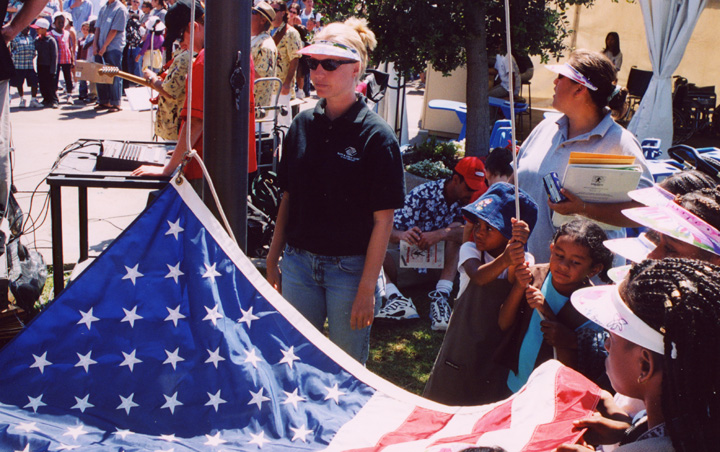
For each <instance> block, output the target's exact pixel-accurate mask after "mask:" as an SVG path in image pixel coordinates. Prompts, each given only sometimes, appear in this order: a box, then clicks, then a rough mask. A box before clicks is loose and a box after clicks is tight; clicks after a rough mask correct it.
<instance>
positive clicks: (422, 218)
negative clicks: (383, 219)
mask: <svg viewBox="0 0 720 452" xmlns="http://www.w3.org/2000/svg"><path fill="white" fill-rule="evenodd" d="M446 182H447V181H445V180H436V181H431V182H426V183H424V184H422V185H420V186H417V187H415V188H413V189H412V190H411V191H410V193H408V194H407V195H406V196H405V205H404V206H403V207H402V209H397V210H396V211H395V216H394V222H393V227H394V228H395V229H396V230H398V231H407V230H408V229H410V228H412V227H415V226H417V227H418V228H420V230H421V231H423V232H430V231H436V230H438V229H442V228H446V227H448V226H449V225H450V223H453V222H461V223H462V222H463V216H462V212H461V210H460V209H462V207H463V205H462V204H461V203H460V202H455V203H453V204H451V205H449V204H448V203H447V201H445V196H444V195H443V189H444V188H445V183H446Z"/></svg>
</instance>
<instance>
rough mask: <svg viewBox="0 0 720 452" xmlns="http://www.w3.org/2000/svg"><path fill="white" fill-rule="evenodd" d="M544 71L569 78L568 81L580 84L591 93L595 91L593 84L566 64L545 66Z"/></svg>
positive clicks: (595, 87)
mask: <svg viewBox="0 0 720 452" xmlns="http://www.w3.org/2000/svg"><path fill="white" fill-rule="evenodd" d="M545 69H547V70H549V71H552V72H554V73H556V74H560V75H564V76H565V77H567V78H569V79H570V80H572V81H574V82H576V83H579V84H581V85H582V86H584V87H586V88H587V89H589V90H591V91H597V86H595V85H593V83H592V82H591V81H590V80H589V79H588V78H587V77H585V76H584V75H582V74H581V73H580V71H578V70H577V69H575V68H574V67H572V66H570V65H569V64H568V63H565V64H546V65H545Z"/></svg>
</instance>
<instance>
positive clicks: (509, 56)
mask: <svg viewBox="0 0 720 452" xmlns="http://www.w3.org/2000/svg"><path fill="white" fill-rule="evenodd" d="M511 40H512V39H511V37H510V0H505V41H506V43H507V46H506V47H507V49H506V50H507V54H506V55H505V59H506V64H507V65H508V68H510V89H509V90H508V92H509V94H510V112H511V113H510V126H511V127H512V140H511V146H512V156H513V170H514V173H515V177H514V178H513V179H514V183H515V218H517V219H518V220H520V198H519V197H518V178H517V155H516V153H515V148H516V146H517V144H516V143H517V142H516V140H515V86H514V85H515V77H514V74H513V69H514V68H513V64H512V62H513V57H512V42H511Z"/></svg>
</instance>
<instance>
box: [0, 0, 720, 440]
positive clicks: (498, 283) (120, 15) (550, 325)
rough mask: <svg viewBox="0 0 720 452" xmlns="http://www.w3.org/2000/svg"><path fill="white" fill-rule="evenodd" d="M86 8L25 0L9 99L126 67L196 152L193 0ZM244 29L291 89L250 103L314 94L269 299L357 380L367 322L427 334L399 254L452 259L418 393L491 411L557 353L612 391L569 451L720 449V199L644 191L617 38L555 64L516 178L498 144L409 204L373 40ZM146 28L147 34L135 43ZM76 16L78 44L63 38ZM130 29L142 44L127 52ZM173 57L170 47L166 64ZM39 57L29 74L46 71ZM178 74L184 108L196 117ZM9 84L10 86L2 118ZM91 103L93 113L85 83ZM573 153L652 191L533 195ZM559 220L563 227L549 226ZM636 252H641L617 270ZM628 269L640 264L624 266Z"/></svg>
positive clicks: (286, 169)
mask: <svg viewBox="0 0 720 452" xmlns="http://www.w3.org/2000/svg"><path fill="white" fill-rule="evenodd" d="M5 3H7V2H5ZM56 4H57V5H56ZM84 4H85V0H67V2H66V3H65V5H59V4H58V2H57V1H55V2H50V3H48V6H45V2H40V1H35V0H28V1H27V2H26V4H25V6H24V7H23V8H22V9H20V11H19V12H17V13H16V14H17V15H16V17H15V18H13V20H12V22H11V26H10V28H8V29H7V31H6V28H3V36H4V37H5V39H6V42H12V50H13V58H14V61H15V64H16V66H17V68H18V69H19V71H17V74H16V75H15V77H16V78H15V79H14V85H15V86H17V79H18V78H19V77H22V83H20V86H22V85H23V83H24V82H27V83H28V85H29V86H30V88H31V96H32V97H33V99H31V101H30V104H31V105H32V106H35V104H33V100H35V99H34V97H35V96H36V94H37V89H34V88H33V85H32V84H31V83H32V80H33V79H34V77H35V78H37V79H38V82H39V90H40V93H41V95H42V96H43V104H44V105H47V106H51V107H52V106H56V105H57V102H58V100H57V94H56V93H57V83H58V77H59V75H60V74H61V73H62V74H63V76H64V81H65V88H66V90H67V92H68V94H71V93H72V92H73V89H74V81H73V78H72V76H73V74H72V71H68V70H67V69H68V68H71V67H72V65H73V64H74V61H75V59H76V58H78V57H79V55H83V56H84V57H86V58H87V57H88V54H89V55H90V56H92V57H94V59H95V61H98V62H104V63H106V64H112V65H114V66H118V67H120V66H122V60H123V57H124V55H125V56H126V57H127V62H128V64H129V65H130V66H128V67H129V68H131V69H130V70H132V71H136V70H137V69H138V68H139V70H140V71H142V76H143V77H144V78H145V79H146V81H147V82H148V84H150V85H151V86H153V88H154V89H156V90H157V91H158V92H159V93H160V99H158V104H159V105H160V107H159V108H160V110H159V111H162V112H163V114H164V115H167V117H166V118H169V119H171V120H168V121H167V122H165V121H164V122H162V123H161V122H160V121H158V128H157V129H156V131H157V133H158V136H161V137H163V138H166V139H173V137H174V138H182V137H184V136H186V135H190V137H191V140H190V142H191V146H193V147H199V146H200V143H202V140H201V137H202V118H203V109H204V106H203V102H202V93H203V89H202V84H203V77H202V74H203V68H204V49H203V48H204V33H203V32H204V12H205V11H204V6H203V5H202V3H201V2H199V1H194V0H178V1H177V2H175V4H174V5H172V6H170V7H168V6H167V5H166V4H165V3H164V1H163V0H152V2H151V3H149V4H140V2H139V1H137V0H136V1H133V2H132V5H131V7H130V8H131V9H130V10H128V8H127V7H126V5H125V3H124V0H108V1H107V3H106V4H105V6H103V8H101V9H100V11H99V12H98V17H97V19H96V20H95V22H94V23H93V21H92V18H91V17H92V16H89V15H88V16H87V17H85V16H84V14H86V13H88V11H87V9H86V8H83V5H84ZM0 5H2V3H0ZM54 6H57V7H58V9H59V10H58V11H50V14H49V19H47V18H44V17H40V18H38V19H37V20H35V22H34V24H33V25H32V29H34V30H35V32H34V33H35V34H36V37H32V35H31V30H29V29H28V28H26V27H27V26H28V25H29V24H30V22H31V21H32V19H33V18H34V17H35V16H36V15H37V14H38V13H39V12H40V11H41V9H42V8H43V7H44V8H46V9H47V8H52V7H54ZM193 8H194V9H195V21H194V22H193V21H192V20H191V11H192V9H193ZM68 11H71V12H68ZM129 11H130V12H129ZM3 12H4V11H0V13H3ZM89 13H90V14H91V13H92V11H90V12H89ZM252 14H253V15H252V34H253V38H252V57H253V58H252V61H253V69H252V74H251V75H252V76H251V77H250V80H251V82H252V81H253V79H256V78H257V79H259V78H264V79H278V80H279V81H276V82H274V83H273V82H272V81H271V80H264V82H267V83H266V84H257V85H255V86H254V90H253V94H252V96H251V101H250V105H249V106H248V107H249V108H250V109H251V110H254V106H255V105H271V104H272V103H273V102H274V99H279V100H277V102H280V103H281V104H285V105H287V104H288V103H289V101H290V99H292V98H293V97H295V96H302V95H303V94H300V93H301V92H302V93H304V94H307V91H306V90H307V89H309V87H310V84H312V85H313V86H314V87H315V89H316V91H317V95H318V97H319V98H320V100H319V102H318V103H317V105H316V106H315V108H314V109H313V110H306V111H303V112H302V113H300V114H299V115H298V116H297V117H296V118H295V119H294V120H293V121H292V124H291V125H290V126H289V130H288V133H287V135H286V137H285V139H284V140H283V151H282V157H281V159H280V161H279V166H278V181H279V185H280V189H281V191H282V199H281V202H280V207H279V213H278V217H277V220H276V227H275V232H274V236H273V240H272V244H271V246H270V251H269V254H268V256H267V279H268V282H269V283H270V284H271V285H272V286H273V287H275V288H276V289H277V290H279V291H281V292H282V293H283V295H284V297H285V298H286V299H287V300H288V301H289V302H290V303H291V304H292V305H294V306H295V307H296V308H297V309H298V310H299V311H300V312H301V313H302V314H303V315H304V316H305V317H306V318H307V319H308V320H309V321H310V322H311V323H312V324H313V325H314V326H315V327H316V328H318V329H320V330H322V329H323V328H324V326H325V324H326V322H327V325H328V333H329V336H330V339H331V340H332V341H333V342H335V343H336V344H337V345H338V346H339V347H341V348H342V349H343V350H345V351H346V352H347V353H348V354H350V355H351V356H352V357H353V358H355V359H356V360H358V361H359V362H361V363H365V362H366V360H367V359H368V350H369V338H370V332H371V326H372V324H373V322H374V320H375V318H378V317H379V318H386V319H392V320H402V319H408V318H417V317H418V313H417V310H416V309H415V306H414V305H413V303H412V301H411V300H410V299H408V298H406V297H404V296H403V295H402V293H401V292H400V290H399V288H398V281H397V271H396V268H397V262H398V258H399V257H398V253H397V245H398V244H399V243H400V242H406V243H407V244H409V245H413V246H417V247H419V248H421V249H427V248H429V247H432V246H434V245H436V244H437V243H439V242H444V244H445V248H444V268H443V269H442V270H441V272H440V276H439V279H438V280H437V281H435V288H434V290H432V291H431V292H430V294H428V297H429V298H430V299H431V305H430V317H431V319H430V320H431V327H432V329H434V330H446V333H445V338H444V342H443V344H442V347H441V349H440V352H439V354H438V356H437V359H436V361H435V364H434V367H433V370H432V373H431V375H430V379H429V381H428V383H427V386H426V388H425V392H424V395H425V397H427V398H429V399H432V400H435V401H438V402H441V403H445V404H451V405H475V404H480V403H488V402H494V401H498V400H500V399H502V398H504V397H506V396H508V395H510V394H512V393H514V392H517V391H518V390H519V389H520V388H521V387H522V386H523V385H524V384H525V382H526V381H527V379H528V377H529V375H530V373H531V372H532V370H533V369H534V368H536V367H537V366H539V365H540V364H542V363H543V362H544V361H546V360H548V359H553V358H554V359H558V360H559V361H561V362H562V363H564V364H565V365H567V366H569V367H572V368H574V369H575V370H577V371H578V372H580V373H582V374H584V375H585V376H586V377H587V378H589V379H591V380H593V381H595V382H597V383H598V385H600V386H601V387H603V388H604V389H606V391H605V392H603V393H602V398H601V400H600V402H599V404H598V408H597V411H598V413H597V415H596V416H593V417H591V418H588V419H582V420H579V421H576V423H575V425H576V426H577V427H578V428H579V429H587V431H586V432H585V433H584V435H583V441H582V442H581V443H580V444H572V445H564V446H562V447H560V449H559V450H563V451H573V450H575V451H584V450H593V449H592V447H595V446H598V445H601V444H616V443H619V444H620V445H619V447H618V448H617V449H615V450H617V451H621V452H631V451H642V450H654V451H672V450H675V451H709V450H713V448H714V446H715V444H716V443H717V439H718V438H717V437H718V436H720V428H718V427H720V422H719V419H720V417H719V415H718V410H720V395H719V393H718V389H719V388H718V386H719V385H720V368H718V366H717V365H715V363H714V360H713V359H712V356H715V355H716V354H717V353H718V352H719V351H720V334H718V333H720V331H718V330H719V325H720V322H718V316H719V315H720V285H719V284H718V281H720V267H718V265H719V264H720V230H719V229H720V190H718V188H717V185H716V184H717V180H715V179H714V178H713V177H711V176H709V175H706V174H702V173H698V172H693V171H683V172H680V173H677V174H674V175H672V176H670V177H669V178H667V179H666V180H665V181H663V182H662V183H661V184H653V179H652V176H651V174H650V171H649V169H648V166H647V164H646V162H645V159H644V157H643V154H642V152H641V149H640V146H639V144H638V142H637V140H636V139H635V138H634V137H633V136H632V135H631V134H630V133H629V132H628V131H627V130H625V129H623V128H622V127H620V126H619V125H618V124H616V123H615V121H614V120H613V118H612V110H613V109H616V107H618V104H619V102H620V100H619V99H620V97H621V96H622V92H621V90H620V89H619V87H618V86H617V69H618V68H619V66H620V64H621V63H622V60H621V54H620V52H619V39H618V37H617V36H614V37H613V36H610V35H608V40H607V42H606V44H607V47H606V49H605V53H606V54H607V53H608V52H609V53H610V54H611V55H612V56H615V57H617V56H618V55H620V59H617V58H616V60H615V61H611V60H610V59H609V58H608V56H605V55H603V54H602V53H598V52H591V51H585V50H577V51H575V52H573V53H572V54H571V55H570V58H569V59H568V61H567V62H566V63H564V64H559V65H550V66H546V68H547V69H548V70H550V71H553V72H554V73H556V74H557V77H556V79H555V81H554V85H555V89H554V96H553V107H554V108H555V109H556V110H557V111H559V112H560V113H561V114H562V115H561V116H560V117H559V118H548V119H545V120H544V121H543V122H541V123H540V124H539V125H538V126H537V127H536V128H535V129H534V130H533V131H532V132H531V134H530V135H529V137H528V138H527V139H526V140H525V141H524V143H523V144H522V147H521V148H520V150H519V152H518V158H517V167H516V168H515V167H514V166H513V164H512V163H511V162H512V153H513V152H514V151H512V150H508V149H494V150H493V151H492V152H491V153H490V155H489V156H488V157H487V158H486V159H480V158H476V157H465V158H463V159H462V160H460V161H459V162H457V164H456V166H455V167H454V170H453V174H452V176H451V177H450V178H448V179H447V180H442V181H435V182H429V183H426V184H423V185H421V186H419V187H417V188H415V189H413V190H412V191H410V192H409V193H407V194H405V189H404V177H403V164H402V157H401V153H400V147H399V144H398V142H397V139H396V137H395V134H394V132H393V130H392V129H391V128H390V127H389V126H388V124H387V123H386V122H385V121H384V120H382V118H381V117H380V116H378V115H377V114H376V113H375V112H373V111H372V110H371V109H370V108H368V106H367V105H366V103H365V101H364V97H363V96H362V95H361V94H359V93H358V91H357V85H358V83H359V81H360V79H361V77H362V76H363V75H364V74H365V70H366V68H367V65H368V60H369V54H370V52H371V51H372V50H373V49H374V47H375V46H376V44H377V42H376V39H375V36H374V34H373V32H372V31H371V30H370V29H369V28H368V24H367V22H366V21H365V20H361V19H357V18H350V19H348V20H346V21H345V22H335V23H331V24H326V25H325V26H323V27H319V26H318V25H319V21H320V17H319V16H318V15H317V14H314V12H313V3H312V0H305V1H304V2H298V3H291V4H290V5H288V4H287V3H286V2H285V1H283V0H275V1H273V2H271V3H267V2H264V1H259V2H256V3H255V5H254V6H253V9H252ZM134 15H136V16H137V17H136V18H135V21H136V22H137V24H134V25H131V26H128V24H129V23H130V22H132V21H133V16H134ZM80 21H82V22H81V24H82V27H81V29H80V32H79V33H78V32H77V30H74V29H73V28H72V24H73V23H77V22H80ZM85 25H87V27H85ZM135 29H137V30H139V31H138V33H139V35H140V39H135V38H133V39H132V40H130V39H128V36H129V35H131V34H133V33H134V32H133V31H132V30H135ZM142 30H144V31H142ZM191 31H192V32H193V35H194V39H193V40H191V39H190V35H191ZM16 35H17V36H16ZM129 41H132V47H129V48H128V47H127V46H128V45H129ZM88 42H89V43H88ZM161 47H162V48H165V49H166V52H164V53H163V52H157V51H158V50H159V49H160V48H161ZM138 49H139V50H138ZM83 50H84V51H86V53H82V51H83ZM33 52H35V53H33ZM15 58H17V60H15ZM22 58H25V60H23V59H22ZM28 58H29V59H30V61H32V60H33V59H36V61H37V63H36V64H37V71H36V72H35V73H34V72H33V71H32V68H31V67H30V68H26V67H27V66H26V63H27V60H28ZM140 62H142V64H140V65H139V66H135V65H134V64H133V63H140ZM133 68H134V69H133ZM3 70H4V69H3ZM188 71H192V74H193V80H194V81H193V86H192V99H193V102H192V111H191V112H190V113H191V115H190V116H191V119H190V121H189V122H184V121H183V120H182V117H183V116H184V115H183V114H182V110H183V108H184V107H183V105H185V106H186V104H184V99H185V98H186V97H187V96H186V93H187V91H186V90H187V87H185V86H184V85H185V79H186V78H187V74H188ZM33 74H34V76H33ZM0 75H8V74H4V73H0ZM308 77H309V78H308ZM300 79H302V82H301V81H300ZM4 80H7V77H5V79H4ZM121 83H122V82H121V81H120V80H119V79H116V82H114V83H113V84H112V85H98V86H97V87H96V88H97V97H98V104H97V106H96V107H95V108H96V109H98V110H103V109H105V110H108V111H117V110H118V109H119V108H120V94H121V92H122V91H121V89H122V85H121ZM196 84H197V85H196ZM7 85H8V84H7V83H6V82H3V83H2V84H0V94H2V96H4V99H5V100H6V102H5V106H6V105H7V99H8V97H9V94H8V89H9V88H8V86H7ZM183 88H184V89H183ZM510 88H511V85H508V86H506V87H504V89H505V90H506V91H507V90H508V89H510ZM20 89H22V88H20ZM79 89H80V92H81V93H83V92H84V93H86V94H87V96H90V92H91V90H92V88H91V87H87V86H85V87H84V88H83V87H82V86H81V87H80V88H79ZM84 90H87V91H84ZM46 96H47V97H46ZM81 96H82V94H81ZM196 96H198V97H196ZM21 97H22V96H21ZM23 102H24V98H23ZM35 102H36V103H37V101H36V100H35ZM266 102H267V103H266ZM5 110H6V107H5ZM4 113H5V112H4V111H0V119H2V118H3V117H5V118H6V115H5V114H4ZM288 119H289V117H288ZM250 121H251V124H252V121H253V117H252V115H251V118H250ZM0 125H2V124H0ZM252 130H253V129H252V128H251V131H252ZM250 135H251V136H250V137H249V142H250V143H251V144H252V143H254V139H253V136H252V135H253V134H252V132H251V134H250ZM0 144H2V143H0ZM251 148H252V147H251ZM186 150H187V149H186V141H185V140H182V139H181V140H180V141H179V142H178V145H177V148H176V149H175V151H174V152H173V155H172V158H171V161H170V164H168V165H166V166H165V167H164V168H157V167H154V168H149V167H141V168H140V169H139V170H137V171H136V172H135V174H138V175H149V174H151V175H158V174H163V175H168V174H170V173H172V172H173V171H174V170H175V168H176V167H177V166H178V164H179V162H180V160H181V158H182V156H183V155H184V153H185V151H186ZM198 150H200V151H201V149H198ZM570 152H586V153H606V154H618V155H627V156H632V157H634V158H635V163H636V164H637V165H638V166H639V168H640V171H641V173H642V174H641V176H640V182H639V183H638V187H637V190H635V191H633V192H631V194H630V195H631V198H632V201H628V202H618V203H592V202H586V201H584V200H582V199H581V198H580V197H578V196H576V195H575V194H573V193H572V192H570V191H568V190H565V189H562V190H561V192H562V194H563V195H564V197H565V198H566V199H565V200H563V201H560V202H552V201H550V200H549V199H548V197H547V196H546V193H545V192H544V189H543V188H542V186H543V184H542V182H541V179H542V178H543V176H545V175H546V174H548V173H551V172H556V173H558V174H563V173H564V170H565V168H566V167H567V165H568V159H569V155H570ZM252 161H253V159H250V166H249V168H248V171H251V172H252V171H253V170H254V168H253V167H252V163H253V162H252ZM0 169H2V167H0ZM185 171H186V176H187V177H188V179H189V180H190V181H191V183H193V182H194V181H197V180H199V179H200V175H199V173H197V168H195V169H193V167H192V166H188V167H187V168H186V169H185ZM193 171H195V173H192V172H193ZM515 180H516V181H517V186H518V188H517V189H516V187H515V186H514V185H513V184H512V182H514V181H515ZM516 200H517V204H516ZM516 205H517V206H519V212H520V215H519V217H518V216H517V214H516ZM554 212H555V213H559V214H563V215H572V216H573V219H572V220H571V221H568V222H566V223H564V224H563V225H562V226H560V227H556V226H555V225H554V224H553V222H552V215H553V213H554ZM598 223H602V224H610V225H613V226H616V227H618V229H617V230H612V231H611V230H604V229H602V227H601V226H599V224H598ZM638 226H642V227H645V228H647V231H646V232H645V233H644V234H643V235H641V236H640V237H637V238H630V239H628V238H624V229H623V228H624V227H638ZM631 244H633V245H636V246H631ZM638 249H642V250H644V251H642V252H640V253H638V252H634V253H632V254H628V255H625V254H624V253H623V251H624V250H628V251H629V250H635V251H636V250H638ZM613 250H616V251H620V252H619V253H618V254H617V255H615V254H613ZM625 258H628V259H629V260H631V261H633V262H635V264H634V265H632V267H630V268H627V267H625V268H622V267H621V268H618V265H619V264H624V263H625ZM456 276H457V280H458V283H459V284H458V285H459V287H458V290H457V296H456V298H455V300H454V303H453V300H452V298H453V296H452V294H453V293H454V292H455V290H454V289H455V281H456ZM595 284H597V285H595ZM451 305H454V306H452V307H451ZM708 356H709V357H710V359H706V357H708Z"/></svg>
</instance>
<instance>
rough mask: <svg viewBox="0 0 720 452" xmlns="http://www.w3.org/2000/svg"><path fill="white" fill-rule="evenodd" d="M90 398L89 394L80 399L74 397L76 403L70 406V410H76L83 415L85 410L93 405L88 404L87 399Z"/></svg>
mask: <svg viewBox="0 0 720 452" xmlns="http://www.w3.org/2000/svg"><path fill="white" fill-rule="evenodd" d="M89 398H90V394H88V395H86V396H85V397H83V398H82V399H81V398H80V397H78V396H75V401H76V402H77V403H76V404H75V405H74V406H71V407H70V408H77V409H78V410H80V412H81V413H84V412H85V410H86V409H88V408H92V407H94V406H95V405H93V404H92V403H90V402H88V399H89Z"/></svg>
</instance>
